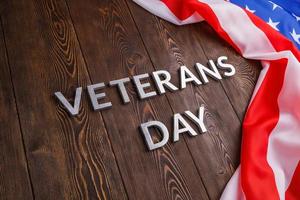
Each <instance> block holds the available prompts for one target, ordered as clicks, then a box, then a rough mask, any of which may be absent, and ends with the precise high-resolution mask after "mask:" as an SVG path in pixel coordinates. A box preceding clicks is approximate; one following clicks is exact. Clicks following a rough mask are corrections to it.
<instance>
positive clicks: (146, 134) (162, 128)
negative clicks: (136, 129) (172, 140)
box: [140, 121, 169, 150]
mask: <svg viewBox="0 0 300 200" xmlns="http://www.w3.org/2000/svg"><path fill="white" fill-rule="evenodd" d="M150 127H155V128H157V129H158V130H159V131H160V133H161V134H162V137H163V138H162V140H161V141H160V142H157V143H155V144H154V142H153V140H152V138H151V135H150V132H149V128H150ZM140 128H141V130H142V133H143V135H144V138H145V140H146V143H147V146H148V149H149V150H154V149H157V148H160V147H162V146H164V145H165V144H166V143H167V142H168V140H169V131H168V129H167V127H166V126H165V125H164V124H163V123H161V122H160V121H151V122H146V123H143V124H141V126H140Z"/></svg>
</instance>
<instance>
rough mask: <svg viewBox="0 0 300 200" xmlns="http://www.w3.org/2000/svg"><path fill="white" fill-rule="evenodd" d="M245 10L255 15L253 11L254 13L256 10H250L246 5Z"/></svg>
mask: <svg viewBox="0 0 300 200" xmlns="http://www.w3.org/2000/svg"><path fill="white" fill-rule="evenodd" d="M245 9H246V10H248V11H249V12H251V13H255V11H256V10H251V9H250V8H249V7H248V6H247V5H246V7H245Z"/></svg>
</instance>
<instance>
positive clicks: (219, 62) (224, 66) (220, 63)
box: [217, 56, 235, 76]
mask: <svg viewBox="0 0 300 200" xmlns="http://www.w3.org/2000/svg"><path fill="white" fill-rule="evenodd" d="M226 60H228V58H227V56H220V57H219V58H218V60H217V66H218V67H219V68H221V69H228V70H229V72H224V76H233V75H234V74H235V68H234V66H233V65H231V64H226V63H223V61H226Z"/></svg>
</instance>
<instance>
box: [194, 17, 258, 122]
mask: <svg viewBox="0 0 300 200" xmlns="http://www.w3.org/2000/svg"><path fill="white" fill-rule="evenodd" d="M195 26H196V29H197V30H199V31H198V32H199V33H198V34H197V41H199V42H200V43H201V46H202V47H203V48H204V49H205V51H204V53H205V55H206V57H207V58H208V59H217V58H218V57H219V56H222V55H226V56H229V57H228V60H229V61H228V62H229V63H231V64H233V65H234V66H235V68H236V75H234V76H233V77H232V78H230V79H228V80H222V81H221V82H222V85H223V88H224V90H225V91H226V94H227V96H228V97H229V99H230V101H231V103H232V105H233V107H234V109H235V110H236V112H237V114H238V116H239V118H240V120H241V121H243V118H244V115H245V112H246V109H247V107H248V105H249V101H250V98H251V96H252V93H253V90H254V87H255V84H256V82H257V79H258V76H259V74H260V70H261V65H260V62H259V61H250V60H246V59H245V58H243V57H241V56H240V55H239V54H238V53H237V52H236V51H235V50H234V49H233V48H231V47H230V46H229V44H227V43H226V42H225V41H223V40H222V39H221V38H220V37H218V35H217V34H216V33H215V32H214V30H213V29H212V28H211V27H209V25H208V24H207V23H205V22H204V23H199V24H196V25H195Z"/></svg>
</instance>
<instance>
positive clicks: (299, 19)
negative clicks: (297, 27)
mask: <svg viewBox="0 0 300 200" xmlns="http://www.w3.org/2000/svg"><path fill="white" fill-rule="evenodd" d="M292 15H293V16H294V17H295V18H296V20H297V21H300V17H299V16H297V15H295V14H294V13H292Z"/></svg>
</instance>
